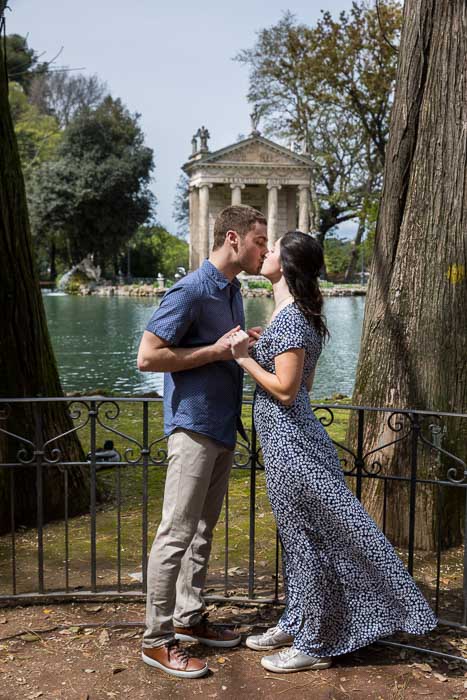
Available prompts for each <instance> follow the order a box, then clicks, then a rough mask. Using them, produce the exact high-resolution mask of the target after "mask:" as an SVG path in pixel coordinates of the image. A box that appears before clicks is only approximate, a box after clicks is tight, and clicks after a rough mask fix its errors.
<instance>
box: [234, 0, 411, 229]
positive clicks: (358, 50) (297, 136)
mask: <svg viewBox="0 0 467 700" xmlns="http://www.w3.org/2000/svg"><path fill="white" fill-rule="evenodd" d="M400 27H401V8H400V5H399V3H397V2H394V1H393V0H386V1H385V2H381V3H380V4H379V17H378V13H377V11H376V9H375V8H374V7H373V6H370V4H369V3H368V2H366V0H360V2H354V3H353V5H352V8H351V10H350V11H349V12H348V13H347V12H342V13H341V14H340V15H339V18H338V19H333V17H332V16H331V14H330V13H329V12H323V13H322V15H321V18H320V19H319V21H318V22H317V23H316V25H315V26H307V25H305V24H301V23H298V22H297V21H296V20H295V18H294V16H293V15H292V14H291V13H289V12H287V13H285V14H284V16H283V17H282V19H281V20H280V21H279V22H278V23H277V24H276V25H274V26H272V27H269V28H266V29H263V30H261V31H260V32H259V33H258V39H257V42H256V45H255V46H254V47H253V48H251V49H247V50H244V51H242V52H241V53H240V54H239V55H238V56H237V60H239V61H240V62H242V63H244V64H245V65H247V66H248V67H249V69H250V89H249V93H248V99H249V100H250V102H252V103H253V104H254V105H255V107H256V108H257V109H258V110H259V112H260V113H261V114H262V116H263V120H264V124H265V129H266V131H267V133H269V134H270V135H272V136H276V137H282V138H284V139H287V140H288V141H294V142H298V143H303V144H304V146H305V147H306V149H307V150H308V152H309V153H310V154H311V156H312V158H313V161H314V163H315V177H314V182H313V183H312V186H313V189H314V192H315V194H316V199H317V202H318V206H319V216H318V218H319V223H318V225H317V229H318V230H319V232H320V235H321V239H324V236H325V235H326V233H327V232H328V231H330V230H332V229H333V228H334V227H335V226H337V225H339V224H340V223H343V222H345V221H347V220H349V219H353V218H356V217H357V216H358V215H359V213H360V211H361V210H362V208H363V207H364V206H365V202H366V201H367V200H369V199H371V198H375V197H377V196H379V193H380V188H381V179H382V168H383V165H384V152H385V147H386V141H387V137H388V128H389V127H388V125H389V113H390V108H391V103H392V93H393V88H394V81H395V76H396V63H397V54H396V52H395V51H394V49H393V48H392V46H391V45H390V43H391V44H397V42H398V37H399V32H400ZM388 40H389V42H390V43H388Z"/></svg>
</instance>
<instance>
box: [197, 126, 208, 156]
mask: <svg viewBox="0 0 467 700" xmlns="http://www.w3.org/2000/svg"><path fill="white" fill-rule="evenodd" d="M196 136H198V137H199V140H200V146H199V150H200V151H208V150H209V149H208V139H209V138H211V135H210V133H209V131H208V130H207V129H206V127H205V126H202V127H201V128H200V129H198V131H197V132H196Z"/></svg>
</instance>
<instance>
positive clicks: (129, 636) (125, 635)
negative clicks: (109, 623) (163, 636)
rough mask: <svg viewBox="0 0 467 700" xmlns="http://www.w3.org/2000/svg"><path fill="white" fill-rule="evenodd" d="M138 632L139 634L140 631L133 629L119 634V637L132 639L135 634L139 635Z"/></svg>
mask: <svg viewBox="0 0 467 700" xmlns="http://www.w3.org/2000/svg"><path fill="white" fill-rule="evenodd" d="M137 634H138V632H135V631H133V632H124V633H123V634H119V635H118V638H119V639H130V638H131V637H134V636H135V635H137Z"/></svg>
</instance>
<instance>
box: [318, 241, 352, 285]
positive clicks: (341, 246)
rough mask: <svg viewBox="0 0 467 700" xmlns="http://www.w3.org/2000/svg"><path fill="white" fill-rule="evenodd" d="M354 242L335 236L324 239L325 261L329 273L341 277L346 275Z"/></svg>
mask: <svg viewBox="0 0 467 700" xmlns="http://www.w3.org/2000/svg"><path fill="white" fill-rule="evenodd" d="M351 249H352V243H351V242H350V241H346V240H342V239H340V238H336V237H334V236H327V237H326V239H325V241H324V261H325V263H326V272H327V274H328V275H331V276H335V277H336V278H340V277H342V276H343V275H344V273H345V271H346V269H347V266H348V264H349V260H350V252H351Z"/></svg>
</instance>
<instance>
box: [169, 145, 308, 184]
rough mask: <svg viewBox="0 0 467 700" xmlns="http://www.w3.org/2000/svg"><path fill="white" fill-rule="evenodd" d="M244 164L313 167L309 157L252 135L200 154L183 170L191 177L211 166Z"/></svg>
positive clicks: (186, 164)
mask: <svg viewBox="0 0 467 700" xmlns="http://www.w3.org/2000/svg"><path fill="white" fill-rule="evenodd" d="M235 164H244V165H249V166H253V167H254V166H255V165H260V166H264V165H269V166H274V165H278V166H280V167H284V166H286V167H287V166H292V167H297V166H299V167H301V168H303V167H304V166H308V167H311V158H310V156H309V155H305V154H300V153H294V152H293V151H291V150H289V149H288V148H285V147H284V146H280V145H279V144H278V143H274V141H270V140H269V139H266V138H264V137H263V136H259V135H252V136H249V137H248V138H246V139H243V140H242V141H237V143H234V144H232V145H230V146H226V147H225V148H220V149H219V150H217V151H212V152H209V151H207V152H202V153H198V154H196V155H195V156H193V157H192V158H190V160H189V161H188V162H187V163H185V165H184V166H183V170H184V171H185V172H186V173H188V174H189V175H192V174H194V172H196V171H197V170H200V169H203V168H204V167H205V166H206V167H207V169H208V170H209V166H211V165H216V166H219V165H235Z"/></svg>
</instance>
